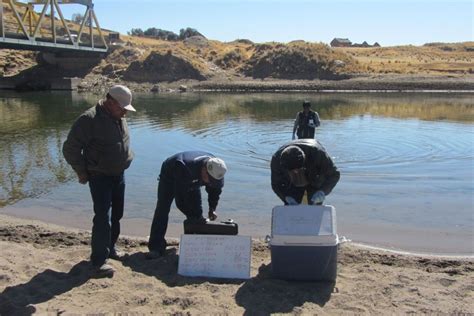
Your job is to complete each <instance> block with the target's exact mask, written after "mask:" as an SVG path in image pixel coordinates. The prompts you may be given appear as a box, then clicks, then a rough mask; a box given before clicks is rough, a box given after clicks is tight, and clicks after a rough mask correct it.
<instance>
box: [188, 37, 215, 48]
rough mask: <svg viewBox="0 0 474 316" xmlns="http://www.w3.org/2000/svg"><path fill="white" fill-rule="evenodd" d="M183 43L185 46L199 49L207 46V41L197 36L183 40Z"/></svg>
mask: <svg viewBox="0 0 474 316" xmlns="http://www.w3.org/2000/svg"><path fill="white" fill-rule="evenodd" d="M184 43H185V44H186V45H194V46H199V47H206V46H209V41H208V40H207V38H205V37H204V36H199V35H195V36H191V37H188V38H186V39H185V40H184Z"/></svg>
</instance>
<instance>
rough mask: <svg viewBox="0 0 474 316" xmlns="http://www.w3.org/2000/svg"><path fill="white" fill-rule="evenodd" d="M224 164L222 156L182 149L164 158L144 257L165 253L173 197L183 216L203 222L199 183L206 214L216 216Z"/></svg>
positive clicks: (214, 217) (155, 256)
mask: <svg viewBox="0 0 474 316" xmlns="http://www.w3.org/2000/svg"><path fill="white" fill-rule="evenodd" d="M226 171H227V167H226V165H225V163H224V161H223V160H222V159H219V158H216V157H214V155H212V154H210V153H207V152H202V151H185V152H181V153H177V154H175V155H173V156H171V157H169V158H168V159H166V160H165V161H164V162H163V164H162V165H161V172H160V177H159V183H158V201H157V203H156V209H155V215H154V216H153V222H152V225H151V231H150V239H149V241H148V249H149V250H150V252H149V253H148V254H147V258H149V259H155V258H158V257H160V256H162V255H164V254H165V250H166V245H167V244H166V240H165V235H166V230H167V228H168V215H169V213H170V207H171V203H172V202H173V199H174V200H175V202H176V207H177V208H178V209H179V210H180V211H181V212H183V213H184V215H186V218H187V219H190V220H194V221H197V222H199V221H202V222H205V221H206V219H205V218H204V217H203V216H202V213H203V210H202V199H201V186H205V187H206V192H207V194H208V202H209V212H208V216H209V219H210V220H211V221H213V220H215V219H216V218H217V214H216V208H217V203H218V201H219V197H220V195H221V193H222V188H223V187H224V175H225V173H226Z"/></svg>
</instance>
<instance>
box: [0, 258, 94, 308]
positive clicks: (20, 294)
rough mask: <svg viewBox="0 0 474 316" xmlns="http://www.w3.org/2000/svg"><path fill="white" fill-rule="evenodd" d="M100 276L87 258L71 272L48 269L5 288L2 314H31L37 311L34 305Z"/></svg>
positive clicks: (0, 296) (0, 305)
mask: <svg viewBox="0 0 474 316" xmlns="http://www.w3.org/2000/svg"><path fill="white" fill-rule="evenodd" d="M98 277H100V276H97V275H96V274H94V273H93V272H92V271H91V264H90V262H89V261H85V260H84V261H81V262H79V263H77V264H76V265H74V266H73V267H72V268H71V270H69V272H58V271H54V270H51V269H46V270H45V271H43V272H41V273H38V274H37V275H35V276H34V277H33V278H32V279H31V280H30V281H28V282H27V283H24V284H18V285H14V286H9V287H7V288H5V290H4V291H3V292H2V293H0V315H31V314H33V313H35V312H36V308H35V307H34V306H32V305H34V304H39V303H43V302H46V301H49V300H50V299H52V298H53V297H55V296H57V295H61V294H63V293H66V292H69V291H70V290H72V289H73V288H75V287H78V286H81V285H82V284H84V283H86V282H87V281H88V280H89V279H92V278H98Z"/></svg>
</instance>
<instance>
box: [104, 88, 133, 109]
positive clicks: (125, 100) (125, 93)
mask: <svg viewBox="0 0 474 316" xmlns="http://www.w3.org/2000/svg"><path fill="white" fill-rule="evenodd" d="M109 95H110V96H111V97H112V98H114V100H115V101H117V102H118V104H119V105H120V107H121V108H122V109H125V110H127V111H133V112H136V110H135V108H134V107H133V106H132V104H131V103H132V92H131V91H130V89H129V88H127V87H125V86H122V85H115V86H113V87H112V88H110V90H109Z"/></svg>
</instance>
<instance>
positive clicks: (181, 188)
mask: <svg viewBox="0 0 474 316" xmlns="http://www.w3.org/2000/svg"><path fill="white" fill-rule="evenodd" d="M173 176H174V181H173V182H174V193H175V202H176V206H177V207H178V209H179V210H180V211H181V212H183V213H184V214H185V215H186V216H193V217H198V216H201V215H202V199H201V191H200V190H199V188H197V189H196V188H194V187H193V186H192V185H191V180H190V179H191V178H190V175H189V172H188V170H187V169H186V166H184V165H183V164H182V163H181V162H176V166H175V169H174V175H173Z"/></svg>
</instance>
